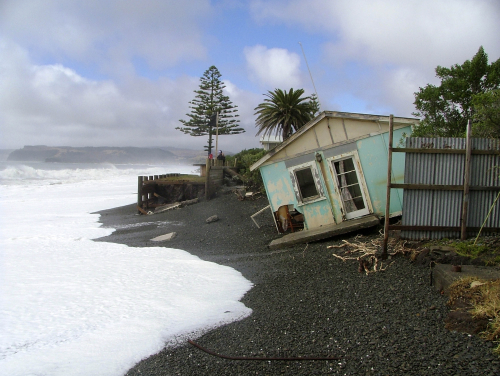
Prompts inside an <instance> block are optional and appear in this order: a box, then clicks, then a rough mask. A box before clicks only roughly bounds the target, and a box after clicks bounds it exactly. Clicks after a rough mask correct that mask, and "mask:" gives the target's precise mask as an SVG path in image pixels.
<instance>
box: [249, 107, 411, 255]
mask: <svg viewBox="0 0 500 376" xmlns="http://www.w3.org/2000/svg"><path fill="white" fill-rule="evenodd" d="M389 119H390V117H389V116H378V115H366V114H357V113H347V112H336V111H325V112H322V113H321V114H320V115H318V116H317V117H316V118H315V119H313V120H311V121H310V122H309V123H307V124H306V125H305V126H304V127H302V128H301V129H300V130H299V131H297V132H296V133H295V134H293V135H292V136H291V137H290V138H288V139H286V140H285V141H284V142H282V143H281V144H279V145H277V146H276V147H274V148H273V149H271V150H270V151H269V152H268V153H267V154H266V155H265V156H264V157H262V158H261V159H260V160H258V161H257V162H256V163H255V164H253V165H252V166H251V170H252V171H253V170H256V169H259V170H260V173H261V175H262V179H263V182H264V187H265V190H266V194H267V198H268V200H269V205H270V209H271V211H272V212H273V214H274V219H275V222H276V227H277V229H278V230H279V231H280V232H286V231H290V232H293V234H290V235H289V240H291V241H292V242H293V239H296V240H297V242H305V241H312V240H319V239H322V238H326V237H330V236H334V235H337V234H341V233H346V232H350V231H354V230H357V229H361V228H365V227H371V226H374V225H376V224H378V223H379V217H380V216H384V214H385V205H386V195H387V166H388V144H389ZM416 124H418V119H414V118H402V117H393V129H394V132H393V134H394V136H393V137H394V140H395V144H397V143H398V142H400V141H401V142H403V140H404V138H405V137H406V136H409V135H410V134H411V131H412V126H414V125H416ZM404 169H405V155H404V153H398V154H396V155H394V157H393V160H392V183H403V180H404ZM402 201H403V194H402V190H401V189H393V190H391V196H390V217H392V216H398V215H401V211H402ZM301 228H303V229H304V230H307V231H300V232H296V231H295V230H296V229H301ZM290 236H291V237H292V238H290ZM280 240H281V239H277V240H276V241H280ZM276 241H275V242H276ZM271 248H273V243H271Z"/></svg>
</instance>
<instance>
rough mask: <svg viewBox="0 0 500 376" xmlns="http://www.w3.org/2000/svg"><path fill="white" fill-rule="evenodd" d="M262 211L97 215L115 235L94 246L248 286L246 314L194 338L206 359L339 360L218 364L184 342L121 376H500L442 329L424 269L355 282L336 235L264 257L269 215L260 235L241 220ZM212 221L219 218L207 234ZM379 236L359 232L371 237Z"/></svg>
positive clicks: (222, 204) (477, 349) (394, 269)
mask: <svg viewBox="0 0 500 376" xmlns="http://www.w3.org/2000/svg"><path fill="white" fill-rule="evenodd" d="M266 205H267V200H265V199H260V200H255V201H238V200H237V198H236V196H235V195H234V194H226V195H221V196H219V197H218V198H216V199H213V200H210V201H204V202H200V203H198V204H195V205H192V206H188V207H184V208H182V209H178V210H173V211H170V212H165V213H161V214H156V215H151V216H139V215H136V210H135V205H130V206H125V207H121V208H116V209H112V210H106V211H103V212H100V214H101V219H100V221H101V222H102V223H103V225H104V226H105V227H113V228H116V229H117V231H115V232H114V233H113V234H112V235H110V236H108V237H105V238H101V239H98V241H107V242H115V243H123V244H127V245H129V246H134V247H150V246H154V247H158V246H164V247H169V248H179V249H182V250H185V251H188V252H190V253H191V254H194V255H196V256H199V257H200V258H201V259H203V260H207V261H213V262H216V263H218V264H222V265H227V266H230V267H232V268H235V269H236V270H238V271H240V272H241V273H242V274H243V276H244V277H245V278H247V279H248V280H250V281H251V282H252V283H253V284H254V287H253V288H252V289H251V290H250V291H249V292H248V293H247V294H246V295H245V296H244V297H243V299H242V302H243V303H244V304H245V305H246V306H247V307H249V308H251V309H252V310H253V313H252V314H251V315H250V316H249V317H247V318H245V319H243V320H241V321H238V322H234V323H231V324H227V325H224V326H221V327H219V328H216V329H214V330H211V331H209V332H207V333H205V334H204V335H202V336H201V337H199V338H196V342H197V343H199V344H200V345H202V346H204V347H206V348H208V349H210V350H212V351H216V352H218V353H221V354H224V355H229V356H252V357H298V356H302V357H304V356H309V357H339V359H338V360H314V361H310V360H309V361H305V360H301V361H282V360H266V361H258V360H228V359H222V358H218V357H215V356H212V355H209V354H207V353H204V352H202V351H200V350H199V349H197V348H195V347H193V346H191V345H190V344H188V343H187V342H182V343H179V344H178V345H177V346H176V347H173V348H165V349H164V350H163V351H161V352H160V353H158V354H156V355H153V356H151V357H149V358H147V359H144V360H143V361H141V362H140V363H138V364H137V365H136V366H135V367H134V368H132V369H131V370H129V371H128V373H127V375H281V374H290V375H326V374H342V375H437V374H440V375H499V374H500V361H499V359H498V357H496V356H495V355H493V354H492V352H491V351H492V349H493V344H492V343H488V342H484V341H482V340H481V339H478V338H477V337H475V336H470V335H468V334H463V333H457V332H449V331H448V330H446V329H445V328H444V318H445V317H446V314H447V312H448V308H447V307H446V305H445V303H446V297H444V296H442V295H441V294H439V292H437V291H436V290H435V289H434V288H433V287H430V286H429V269H428V268H426V267H423V266H417V265H414V264H411V263H410V261H409V260H407V259H406V258H403V257H396V258H395V259H394V260H392V261H394V263H393V264H392V265H391V266H389V267H388V268H387V270H385V271H383V272H377V273H373V274H369V275H366V274H365V273H359V272H358V265H357V262H356V261H347V262H343V261H342V260H340V259H337V258H335V257H333V256H332V250H331V249H327V246H328V245H332V244H340V243H341V239H342V238H340V237H338V238H333V239H330V240H326V241H323V242H317V243H311V244H309V245H307V246H306V245H300V246H295V247H292V248H288V249H285V250H280V251H270V250H269V249H268V248H267V245H268V244H269V242H270V241H271V240H273V239H275V238H277V237H279V235H278V234H277V232H276V229H275V227H274V224H273V223H272V220H271V215H270V212H268V213H263V214H262V215H260V216H259V217H258V221H259V222H260V223H262V224H263V225H264V226H263V227H261V228H260V229H257V227H256V226H255V225H254V223H253V222H252V221H251V219H250V215H252V214H253V213H255V212H257V211H258V210H260V209H261V208H263V207H265V206H266ZM212 215H217V216H218V217H219V218H220V220H219V221H217V222H214V223H210V224H207V223H206V222H205V220H206V219H207V218H208V217H210V216H212ZM139 223H147V224H143V225H141V226H137V224H139ZM134 225H135V226H134ZM377 231H378V230H377V229H374V230H370V231H365V232H364V233H363V234H364V236H368V237H370V236H371V237H374V236H377V233H378V232H377ZM169 232H176V233H177V236H176V237H175V238H174V239H173V240H171V241H168V242H163V243H155V242H151V241H150V239H152V238H154V237H156V236H159V235H163V234H167V233H169ZM352 236H353V235H350V236H346V237H343V238H345V239H347V238H349V237H352ZM183 341H184V340H183Z"/></svg>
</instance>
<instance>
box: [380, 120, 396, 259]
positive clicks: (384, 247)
mask: <svg viewBox="0 0 500 376" xmlns="http://www.w3.org/2000/svg"><path fill="white" fill-rule="evenodd" d="M393 121H394V115H391V116H390V117H389V148H388V156H387V193H386V198H385V218H384V243H383V244H382V259H386V258H387V243H388V241H389V215H390V212H389V211H390V206H391V180H392V179H391V178H392V176H391V175H392V137H393Z"/></svg>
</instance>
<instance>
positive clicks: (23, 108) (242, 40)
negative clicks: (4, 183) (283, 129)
mask: <svg viewBox="0 0 500 376" xmlns="http://www.w3.org/2000/svg"><path fill="white" fill-rule="evenodd" d="M499 20H500V1H499V0H441V1H440V0H394V1H392V0H365V1H363V0H346V1H343V0H339V1H335V0H266V1H263V0H262V1H259V0H248V1H237V0H233V1H231V0H227V1H226V0H219V1H209V0H188V1H178V0H98V1H97V0H96V1H94V0H85V1H72V0H0V148H19V147H22V146H24V145H39V144H43V145H50V146H61V145H68V146H174V147H188V148H192V149H200V150H202V149H203V146H204V145H205V144H206V141H207V140H206V137H192V136H189V135H185V134H184V133H181V132H180V131H178V130H175V127H177V126H179V125H181V124H180V123H179V119H187V117H186V113H188V112H189V108H188V102H189V101H190V100H192V99H193V98H194V93H193V90H196V89H197V88H198V85H199V79H200V77H201V76H202V75H203V73H204V72H205V70H207V69H208V68H209V67H210V66H211V65H215V66H216V67H217V68H218V69H219V71H220V72H221V74H222V80H223V81H224V82H225V84H226V86H227V88H226V90H227V94H228V95H229V97H230V99H231V100H232V102H233V103H234V104H235V105H237V106H238V108H239V114H240V119H241V125H242V126H243V127H244V128H245V129H246V133H244V134H242V135H233V136H223V137H221V138H220V140H219V144H220V148H222V149H225V150H227V151H233V152H237V151H240V150H241V149H243V148H251V147H258V146H259V143H258V137H255V134H256V128H255V116H254V108H255V106H257V105H258V104H259V103H260V102H261V101H262V100H263V99H264V96H263V94H264V93H266V92H267V91H268V90H274V89H275V88H281V89H284V90H288V89H290V88H292V87H293V88H294V89H298V88H304V89H305V90H306V93H307V94H308V95H309V94H312V93H313V92H314V88H313V85H312V83H311V78H310V76H309V73H308V70H307V65H306V63H305V60H304V56H303V54H302V50H301V47H300V44H299V42H301V43H302V46H303V48H304V51H305V54H306V57H307V61H308V63H309V67H310V70H311V73H312V77H313V79H314V83H315V85H316V89H317V92H318V96H319V99H320V102H321V110H327V111H348V112H358V113H368V114H378V115H388V114H391V113H392V114H394V115H395V116H406V117H411V113H412V112H413V111H414V106H413V101H414V94H413V93H414V92H415V91H417V90H418V88H419V87H421V86H425V85H426V84H427V83H437V82H438V81H436V78H435V71H434V69H435V68H436V66H438V65H441V66H451V65H453V64H462V63H463V62H464V61H465V60H468V59H471V58H472V57H473V56H474V54H475V53H476V52H477V50H478V49H479V47H480V46H481V45H482V46H484V48H485V51H486V53H488V55H489V59H490V62H491V61H494V60H496V59H498V58H499V57H500V22H499Z"/></svg>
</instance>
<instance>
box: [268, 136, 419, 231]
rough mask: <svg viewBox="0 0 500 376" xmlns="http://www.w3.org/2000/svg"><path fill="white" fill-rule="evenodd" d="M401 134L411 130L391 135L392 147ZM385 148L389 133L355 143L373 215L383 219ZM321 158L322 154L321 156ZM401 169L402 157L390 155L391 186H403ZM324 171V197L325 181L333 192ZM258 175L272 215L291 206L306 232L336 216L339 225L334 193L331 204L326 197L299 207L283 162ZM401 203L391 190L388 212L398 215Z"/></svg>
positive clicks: (399, 195) (400, 196) (400, 195)
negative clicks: (306, 229)
mask: <svg viewBox="0 0 500 376" xmlns="http://www.w3.org/2000/svg"><path fill="white" fill-rule="evenodd" d="M404 133H406V134H407V135H409V134H410V133H411V127H405V128H400V129H397V130H395V131H394V137H393V145H394V147H396V146H397V145H398V143H399V141H400V139H401V138H402V137H403V134H404ZM388 145H389V134H388V133H384V134H381V135H376V136H373V137H368V138H365V139H363V140H359V141H357V142H356V146H357V151H358V156H359V159H360V163H361V168H362V169H363V174H364V178H365V182H366V186H367V188H368V193H369V195H370V200H371V204H372V208H373V211H374V213H375V214H378V215H382V216H383V215H385V201H386V192H387V163H388ZM320 154H323V153H322V152H320ZM324 161H325V158H323V162H324ZM325 166H326V165H325ZM316 167H317V169H318V171H320V172H321V169H320V167H319V166H318V164H316ZM404 167H405V154H404V153H393V155H392V171H393V173H392V177H393V178H392V182H393V183H404ZM326 171H327V176H326V177H323V175H322V174H321V173H320V180H321V184H322V185H323V189H324V192H325V194H326V193H327V192H328V190H327V187H326V185H325V180H327V181H328V183H329V186H330V187H331V188H332V190H333V187H334V183H333V180H332V176H331V174H330V171H329V169H328V168H326ZM260 173H261V175H262V179H263V181H264V186H265V187H266V193H267V198H268V200H269V203H270V205H271V208H272V210H273V211H276V210H278V208H279V207H280V206H282V205H294V206H295V208H296V209H298V210H299V211H300V212H302V213H303V214H304V216H305V220H306V226H307V227H308V228H315V227H318V226H320V225H324V224H330V223H335V221H334V219H333V216H335V220H336V222H337V223H339V222H341V221H342V215H341V212H340V209H339V208H340V202H339V200H336V195H335V191H332V194H333V197H332V200H333V201H331V200H330V197H329V195H328V194H327V197H326V199H324V200H321V201H317V202H313V203H309V204H305V205H302V206H299V205H298V201H297V198H296V196H295V192H294V189H293V184H292V181H291V180H290V174H289V172H288V169H287V168H286V165H285V162H283V161H281V162H276V163H273V164H270V165H266V166H263V167H260ZM402 203H403V190H402V189H392V190H391V206H390V212H391V213H396V212H400V211H401V210H402Z"/></svg>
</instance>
